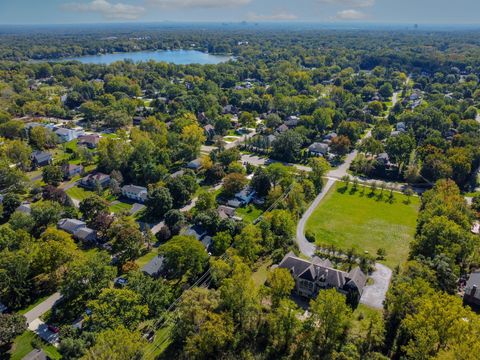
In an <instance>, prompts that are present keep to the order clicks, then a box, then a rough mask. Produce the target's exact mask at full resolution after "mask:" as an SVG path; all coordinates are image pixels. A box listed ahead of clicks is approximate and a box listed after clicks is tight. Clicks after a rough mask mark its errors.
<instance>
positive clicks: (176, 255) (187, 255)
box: [159, 236, 208, 278]
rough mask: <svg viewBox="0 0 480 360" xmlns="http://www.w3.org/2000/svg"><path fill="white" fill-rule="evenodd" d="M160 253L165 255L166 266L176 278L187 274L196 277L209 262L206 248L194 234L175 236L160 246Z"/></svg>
mask: <svg viewBox="0 0 480 360" xmlns="http://www.w3.org/2000/svg"><path fill="white" fill-rule="evenodd" d="M159 253H160V254H162V255H163V256H164V258H165V268H166V269H167V271H168V273H169V275H170V276H171V277H174V278H180V277H182V276H183V275H185V274H187V275H188V276H189V277H190V278H194V277H196V276H197V275H199V274H200V273H201V272H202V271H203V269H204V268H205V265H206V264H207V262H208V254H207V252H206V251H205V248H204V247H203V245H202V243H201V242H200V241H198V240H197V239H196V238H195V237H193V236H174V237H173V238H172V239H171V240H169V241H168V242H166V243H165V244H163V245H162V246H160V248H159Z"/></svg>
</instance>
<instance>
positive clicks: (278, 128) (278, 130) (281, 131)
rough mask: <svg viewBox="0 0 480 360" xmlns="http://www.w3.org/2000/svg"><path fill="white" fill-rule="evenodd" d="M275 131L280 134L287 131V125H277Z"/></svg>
mask: <svg viewBox="0 0 480 360" xmlns="http://www.w3.org/2000/svg"><path fill="white" fill-rule="evenodd" d="M276 131H277V132H278V133H280V134H281V133H284V132H287V131H288V126H287V125H285V124H282V125H280V126H279V127H277V129H276Z"/></svg>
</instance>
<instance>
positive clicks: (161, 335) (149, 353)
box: [144, 324, 173, 360]
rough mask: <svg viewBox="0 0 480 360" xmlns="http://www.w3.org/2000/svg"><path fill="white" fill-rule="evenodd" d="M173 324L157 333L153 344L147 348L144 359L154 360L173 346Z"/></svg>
mask: <svg viewBox="0 0 480 360" xmlns="http://www.w3.org/2000/svg"><path fill="white" fill-rule="evenodd" d="M172 328H173V324H167V325H166V326H165V327H163V328H161V329H160V330H158V331H157V332H156V333H155V339H154V340H153V342H151V343H150V344H148V345H147V346H145V353H144V358H145V359H146V360H153V359H156V358H157V357H158V356H160V355H161V354H162V353H163V352H164V351H165V350H166V349H167V348H168V346H169V345H170V344H171V342H172V340H171V338H170V333H171V331H172Z"/></svg>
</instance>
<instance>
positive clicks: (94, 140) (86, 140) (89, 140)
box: [78, 135, 100, 144]
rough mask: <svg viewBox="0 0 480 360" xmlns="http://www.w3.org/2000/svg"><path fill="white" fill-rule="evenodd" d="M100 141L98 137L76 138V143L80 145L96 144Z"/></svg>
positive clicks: (84, 136) (83, 136) (85, 136)
mask: <svg viewBox="0 0 480 360" xmlns="http://www.w3.org/2000/svg"><path fill="white" fill-rule="evenodd" d="M99 141H100V136H99V135H82V136H80V137H79V138H78V142H79V143H80V144H81V143H85V144H87V143H90V144H98V142H99Z"/></svg>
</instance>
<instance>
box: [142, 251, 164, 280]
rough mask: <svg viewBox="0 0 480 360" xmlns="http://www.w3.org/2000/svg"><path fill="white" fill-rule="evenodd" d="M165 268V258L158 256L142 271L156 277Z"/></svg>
mask: <svg viewBox="0 0 480 360" xmlns="http://www.w3.org/2000/svg"><path fill="white" fill-rule="evenodd" d="M162 268H163V256H161V255H157V256H155V257H154V258H153V259H152V260H150V262H149V263H147V264H146V265H145V266H144V267H143V268H142V271H143V272H144V273H145V274H147V275H150V276H156V275H158V273H159V272H160V271H161V270H162Z"/></svg>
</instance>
